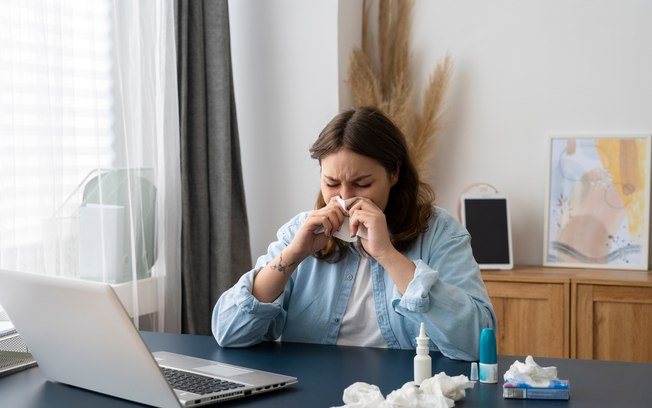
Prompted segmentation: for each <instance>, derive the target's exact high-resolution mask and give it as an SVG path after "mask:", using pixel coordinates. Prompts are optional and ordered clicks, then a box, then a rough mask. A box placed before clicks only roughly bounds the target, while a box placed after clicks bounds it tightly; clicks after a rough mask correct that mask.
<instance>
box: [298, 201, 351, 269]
mask: <svg viewBox="0 0 652 408" xmlns="http://www.w3.org/2000/svg"><path fill="white" fill-rule="evenodd" d="M348 215H349V213H348V211H346V210H345V209H344V208H342V206H341V205H340V204H339V203H338V202H337V200H335V198H332V199H331V201H330V202H329V203H328V204H327V205H326V206H325V207H322V208H320V209H318V210H315V211H313V212H312V213H310V215H309V216H308V218H307V219H306V220H305V221H304V223H303V224H302V225H301V227H300V228H299V230H298V231H297V233H296V235H295V236H294V239H293V240H292V242H291V243H290V245H288V248H287V249H286V251H290V252H292V253H294V254H296V256H298V257H299V258H301V259H304V258H306V257H307V256H309V255H311V254H313V253H315V252H316V251H319V250H320V249H322V248H323V247H324V246H325V245H326V243H327V242H328V240H329V239H330V237H331V236H332V235H333V233H335V232H336V231H338V230H339V229H340V227H341V226H342V223H343V222H344V217H347V216H348ZM320 228H323V231H322V232H319V233H315V231H318V230H319V229H320Z"/></svg>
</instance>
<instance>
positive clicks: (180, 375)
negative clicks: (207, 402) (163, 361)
mask: <svg viewBox="0 0 652 408" xmlns="http://www.w3.org/2000/svg"><path fill="white" fill-rule="evenodd" d="M161 370H162V371H163V374H164V375H165V378H166V379H167V380H168V383H169V384H170V385H171V386H172V388H174V389H177V390H181V391H186V392H192V393H194V394H199V395H204V394H210V393H213V392H219V391H225V390H234V389H236V388H241V387H244V385H242V384H238V383H234V382H231V381H225V380H219V379H217V378H212V377H206V376H203V375H199V374H192V373H187V372H185V371H179V370H173V369H171V368H167V367H161Z"/></svg>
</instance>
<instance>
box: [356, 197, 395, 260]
mask: <svg viewBox="0 0 652 408" xmlns="http://www.w3.org/2000/svg"><path fill="white" fill-rule="evenodd" d="M349 215H350V217H351V218H350V220H349V225H350V226H351V232H352V234H353V235H355V234H357V233H358V231H359V230H360V229H362V230H363V231H364V230H366V236H364V237H360V243H361V244H362V247H363V248H364V249H365V251H367V253H368V254H369V255H370V256H372V257H374V258H379V257H382V256H383V255H385V254H387V253H389V252H392V251H396V249H395V248H394V246H393V245H392V242H391V240H390V238H389V230H388V229H387V220H386V219H385V213H383V211H382V210H381V209H380V208H378V206H377V205H376V204H374V202H373V201H371V200H369V199H367V198H362V197H361V198H360V199H358V200H357V201H356V202H355V203H353V204H352V205H350V206H349ZM362 235H364V234H362Z"/></svg>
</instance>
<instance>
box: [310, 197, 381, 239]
mask: <svg viewBox="0 0 652 408" xmlns="http://www.w3.org/2000/svg"><path fill="white" fill-rule="evenodd" d="M333 198H335V200H337V202H338V203H339V204H340V206H341V207H342V208H344V209H345V210H347V209H348V208H349V205H351V204H353V203H354V202H355V201H357V200H358V199H359V198H360V197H353V198H349V199H348V200H343V199H342V197H340V196H335V197H333ZM322 232H324V227H323V226H321V227H319V228H317V229H316V230H315V234H321V233H322ZM333 236H334V237H336V238H339V239H341V240H342V241H346V242H355V241H357V240H358V237H361V238H365V239H366V238H367V237H368V235H367V229H366V228H365V227H364V225H360V226H359V227H358V233H357V234H356V235H355V236H353V237H352V236H351V227H350V226H349V217H345V218H344V221H343V222H342V225H341V226H340V229H339V230H337V231H335V233H334V234H333Z"/></svg>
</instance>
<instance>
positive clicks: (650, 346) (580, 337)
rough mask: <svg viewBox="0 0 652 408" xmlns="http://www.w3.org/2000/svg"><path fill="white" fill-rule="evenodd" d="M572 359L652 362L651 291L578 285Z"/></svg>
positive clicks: (575, 289)
mask: <svg viewBox="0 0 652 408" xmlns="http://www.w3.org/2000/svg"><path fill="white" fill-rule="evenodd" d="M573 289H574V290H573V291H574V292H575V294H576V299H577V307H576V308H575V316H574V319H575V325H574V326H575V327H576V330H577V332H576V333H574V335H573V343H574V345H575V347H574V349H575V350H576V352H574V353H573V354H574V355H573V357H576V358H582V359H596V360H617V361H637V362H652V340H651V339H652V288H650V287H631V286H608V285H591V284H577V285H576V286H575V288H573Z"/></svg>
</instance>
